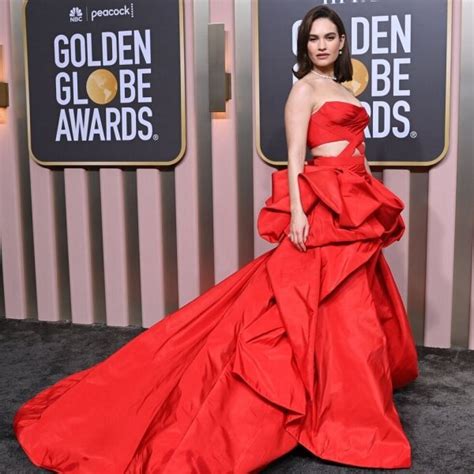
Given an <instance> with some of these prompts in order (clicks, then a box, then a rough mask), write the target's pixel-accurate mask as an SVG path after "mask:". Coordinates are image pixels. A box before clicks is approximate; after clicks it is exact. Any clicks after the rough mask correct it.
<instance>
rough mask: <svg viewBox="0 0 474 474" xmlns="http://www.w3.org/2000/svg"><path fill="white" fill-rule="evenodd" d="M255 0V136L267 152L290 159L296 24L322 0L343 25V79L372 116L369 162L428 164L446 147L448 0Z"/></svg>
mask: <svg viewBox="0 0 474 474" xmlns="http://www.w3.org/2000/svg"><path fill="white" fill-rule="evenodd" d="M257 1H258V3H257V7H256V9H257V28H258V34H257V42H258V64H257V67H258V81H257V92H258V101H257V108H258V112H259V120H257V130H256V136H257V145H258V152H259V155H260V156H261V158H262V159H264V160H265V161H267V162H269V163H271V164H274V165H280V164H281V165H283V164H286V163H287V144H286V138H285V130H284V105H285V101H286V98H287V97H288V93H289V91H290V89H291V86H292V84H293V82H294V81H296V80H297V79H296V78H294V76H293V75H292V73H291V68H292V67H294V68H295V69H296V38H297V29H298V26H299V24H300V23H301V20H302V19H303V17H304V15H305V13H306V12H307V11H308V10H310V9H311V8H313V7H315V6H317V5H320V4H326V5H327V6H329V7H330V8H333V9H334V10H336V11H337V13H338V14H339V15H340V16H341V18H342V20H343V22H344V25H345V27H346V33H347V36H348V38H347V40H348V41H349V43H348V44H349V46H350V48H351V55H352V61H353V66H354V72H355V74H354V78H353V81H351V82H350V83H348V84H344V85H347V86H348V87H350V88H351V89H352V91H353V92H354V93H355V95H356V96H357V98H358V99H359V100H360V102H361V103H362V104H363V105H364V107H365V108H366V110H367V112H368V113H369V115H370V117H371V119H370V123H369V125H368V127H367V128H366V130H365V136H366V144H367V149H366V155H367V159H368V160H369V161H370V163H371V164H376V165H381V166H386V167H389V166H393V167H396V166H398V167H404V166H406V167H409V166H428V165H432V164H434V163H436V162H438V161H440V160H441V159H442V158H443V157H444V156H445V155H446V152H447V149H448V143H449V142H448V132H449V113H448V110H449V107H448V106H449V81H448V80H449V75H450V73H449V70H450V64H449V59H450V54H449V52H448V48H449V45H450V34H451V28H450V20H451V7H452V5H451V1H450V0H417V1H416V2H414V1H412V0H365V1H361V0H359V1H357V2H356V1H355V0H354V1H353V0H334V1H332V0H326V1H324V0H316V1H315V0H299V1H298V2H294V1H289V0H288V1H284V0H280V1H278V2H275V1H274V0H257ZM308 153H309V152H308ZM308 156H309V155H308Z"/></svg>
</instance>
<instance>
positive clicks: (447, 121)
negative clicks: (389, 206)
mask: <svg viewBox="0 0 474 474" xmlns="http://www.w3.org/2000/svg"><path fill="white" fill-rule="evenodd" d="M258 2H259V0H253V7H254V8H253V19H254V25H253V33H254V40H253V48H254V51H255V54H254V64H253V70H254V81H255V82H254V87H255V100H256V103H255V144H256V148H257V153H258V155H259V156H260V158H261V159H262V160H263V161H265V162H266V163H268V164H271V165H277V166H281V165H288V160H287V161H274V160H271V159H270V158H267V156H265V154H264V153H263V151H262V148H261V143H260V71H259V55H260V51H259V36H258V35H259V31H258ZM446 2H447V3H446V8H447V12H446V21H447V25H446V26H447V28H446V75H445V77H446V93H445V99H444V104H445V105H444V106H445V113H444V147H443V150H442V151H441V153H440V154H439V155H438V156H437V157H436V158H435V159H433V160H431V161H423V162H420V161H370V160H369V159H367V161H368V162H369V165H370V166H381V167H383V168H390V167H402V168H407V167H427V166H431V165H434V164H436V163H438V162H440V161H441V160H442V159H443V158H444V157H445V156H446V154H447V152H448V149H449V128H450V120H451V110H450V107H451V41H452V10H453V5H452V0H446Z"/></svg>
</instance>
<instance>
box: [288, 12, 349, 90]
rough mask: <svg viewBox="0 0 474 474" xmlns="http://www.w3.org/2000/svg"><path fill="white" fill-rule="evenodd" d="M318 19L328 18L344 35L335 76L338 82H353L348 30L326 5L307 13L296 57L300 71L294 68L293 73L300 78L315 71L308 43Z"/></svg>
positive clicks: (299, 36)
mask: <svg viewBox="0 0 474 474" xmlns="http://www.w3.org/2000/svg"><path fill="white" fill-rule="evenodd" d="M318 18H328V19H329V20H331V21H332V22H333V23H334V24H335V25H336V28H337V32H338V34H339V36H341V35H344V36H345V41H344V46H343V47H342V53H341V54H339V56H338V58H337V59H336V62H335V63H334V75H335V76H336V81H337V82H345V81H351V80H352V63H351V54H350V52H349V46H348V44H349V41H348V38H347V35H346V30H345V28H344V23H342V20H341V18H340V16H339V15H338V14H337V13H336V12H335V11H334V10H332V9H331V8H329V7H327V6H326V5H318V6H317V7H314V8H312V9H311V10H309V11H308V13H306V15H305V16H304V18H303V21H302V22H301V24H300V26H299V28H298V40H297V48H298V52H297V55H296V61H297V64H298V70H297V71H295V70H293V68H292V69H291V72H292V73H293V74H294V75H295V76H296V77H297V78H298V79H301V78H302V77H304V76H306V74H308V73H309V72H310V71H311V69H313V62H312V61H311V59H310V58H309V56H308V41H309V32H310V31H311V26H312V24H313V21H314V20H317V19H318Z"/></svg>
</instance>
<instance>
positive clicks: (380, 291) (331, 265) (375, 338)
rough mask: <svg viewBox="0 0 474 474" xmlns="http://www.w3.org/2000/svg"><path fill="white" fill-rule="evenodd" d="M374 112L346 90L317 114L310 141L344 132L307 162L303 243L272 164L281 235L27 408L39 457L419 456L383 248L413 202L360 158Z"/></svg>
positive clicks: (271, 225)
mask: <svg viewBox="0 0 474 474" xmlns="http://www.w3.org/2000/svg"><path fill="white" fill-rule="evenodd" d="M367 123H368V115H367V113H366V111H365V109H363V108H360V107H358V106H356V105H353V104H349V103H346V102H338V101H330V102H327V103H326V104H324V105H323V107H322V108H321V109H319V110H318V111H317V112H316V113H315V114H313V115H312V117H311V121H310V124H309V129H308V144H309V145H310V146H311V147H312V146H314V145H315V144H316V143H323V142H325V141H331V140H341V139H347V140H348V141H349V142H350V143H349V145H348V146H347V148H346V149H345V150H344V151H343V152H342V153H341V154H340V155H338V156H337V157H322V158H317V159H315V160H312V161H310V162H309V163H308V165H306V166H305V169H304V172H303V173H301V174H300V175H299V186H300V190H301V197H302V202H303V206H304V209H305V211H306V213H307V215H308V218H309V223H310V233H309V237H308V240H307V243H306V245H307V247H308V250H307V251H306V252H300V251H299V250H297V249H296V248H295V246H294V245H293V243H292V242H291V241H290V240H289V239H288V237H287V231H288V228H289V222H290V208H289V198H288V185H287V170H286V169H285V170H281V171H275V172H274V173H273V175H272V195H271V196H270V197H269V198H268V199H267V200H266V202H265V206H264V207H263V208H262V210H261V211H260V214H259V218H258V230H259V232H260V235H261V236H262V237H263V238H265V239H267V240H269V241H270V242H279V245H278V246H276V247H275V248H273V249H271V250H269V251H268V252H266V253H264V254H263V255H261V256H260V257H258V258H256V259H255V260H253V261H251V262H250V263H248V264H247V265H245V266H244V267H242V268H241V269H240V270H238V271H237V272H235V273H233V274H232V275H230V276H229V277H228V278H226V279H225V280H223V281H221V282H220V283H219V284H217V285H216V286H214V287H212V288H211V289H209V290H207V291H206V292H205V293H203V294H202V295H201V296H199V297H197V298H196V299H194V300H193V301H191V302H189V303H188V304H186V305H185V306H183V307H182V308H180V309H178V310H177V311H176V312H174V313H172V314H170V315H168V316H167V317H166V318H165V319H163V320H161V321H159V322H158V323H156V324H155V325H153V326H152V327H150V328H149V329H147V330H146V331H144V332H142V333H141V334H140V335H139V336H137V337H136V338H134V339H133V340H132V341H130V342H128V343H127V344H126V345H125V346H123V347H122V348H121V349H120V350H118V351H117V352H115V353H114V354H112V355H111V356H110V357H108V358H106V359H105V360H104V361H102V362H100V363H98V364H96V365H94V366H92V367H90V368H87V369H85V370H82V371H80V372H77V373H73V374H71V375H69V376H68V377H65V378H63V379H61V380H59V381H58V382H56V383H55V384H54V385H52V386H50V387H48V388H45V389H44V390H43V391H41V392H40V393H38V394H37V395H35V396H34V397H33V398H31V399H30V400H28V401H26V402H25V403H24V404H23V405H22V406H21V407H20V408H19V410H18V411H17V413H16V415H15V418H14V422H13V424H14V430H15V433H16V436H17V438H18V441H19V442H20V444H21V446H22V447H23V449H24V450H25V452H26V453H27V455H28V456H29V458H30V459H31V461H32V462H33V463H34V464H35V465H37V466H42V467H45V468H48V469H51V470H54V471H56V472H61V473H80V474H86V473H97V474H108V473H110V474H118V473H170V474H176V473H180V474H185V473H196V474H206V473H209V474H224V473H229V474H230V473H233V474H235V473H249V472H258V471H259V470H260V469H262V468H263V467H264V466H265V465H267V464H268V463H270V462H271V461H273V460H274V459H276V458H278V457H280V456H282V455H283V454H285V453H287V452H288V451H290V450H292V449H293V448H294V447H295V446H296V445H297V444H298V443H299V444H302V445H303V446H305V447H306V448H307V449H308V450H310V451H311V452H312V453H314V454H315V455H316V456H319V457H320V458H323V459H326V460H332V461H337V462H340V463H345V464H350V465H355V466H367V467H376V468H406V467H409V466H410V464H411V449H410V444H409V441H408V439H407V437H406V435H405V433H404V431H403V427H402V425H401V423H400V418H399V415H398V413H397V410H396V408H395V405H394V403H393V398H392V391H393V389H394V388H397V387H401V386H403V385H405V384H407V383H408V382H410V381H413V380H414V379H415V378H416V377H417V375H418V364H417V354H416V350H415V345H414V341H413V336H412V332H411V328H410V325H409V321H408V319H407V315H406V312H405V309H404V305H403V302H402V300H401V298H400V294H399V292H398V290H397V286H396V284H395V282H394V279H393V276H392V273H391V271H390V269H389V267H388V265H387V262H386V260H385V258H384V255H383V253H382V249H383V247H386V246H387V245H389V244H391V243H392V242H394V241H396V240H399V239H400V238H401V236H402V234H403V232H404V222H403V220H402V217H401V216H400V212H401V211H402V209H403V203H402V201H401V200H400V199H399V198H398V197H397V196H396V195H394V194H393V193H392V192H391V191H389V190H388V189H387V188H386V187H385V186H384V185H383V184H382V183H380V182H379V181H378V180H377V179H375V178H372V177H371V176H370V175H369V174H368V173H367V172H366V170H365V168H364V161H363V156H352V153H353V150H354V149H355V148H356V147H358V148H359V149H361V147H362V140H363V137H364V135H363V130H364V128H365V126H366V125H367Z"/></svg>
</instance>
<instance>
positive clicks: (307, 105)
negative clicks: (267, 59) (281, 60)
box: [286, 78, 315, 111]
mask: <svg viewBox="0 0 474 474" xmlns="http://www.w3.org/2000/svg"><path fill="white" fill-rule="evenodd" d="M314 103H315V88H314V85H313V84H312V83H311V82H310V81H307V80H305V79H304V78H302V79H299V80H298V81H296V82H295V83H294V84H293V86H292V87H291V90H290V93H289V95H288V99H287V101H286V107H287V108H295V109H297V110H302V109H308V110H309V111H311V109H312V108H313V107H314Z"/></svg>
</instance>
